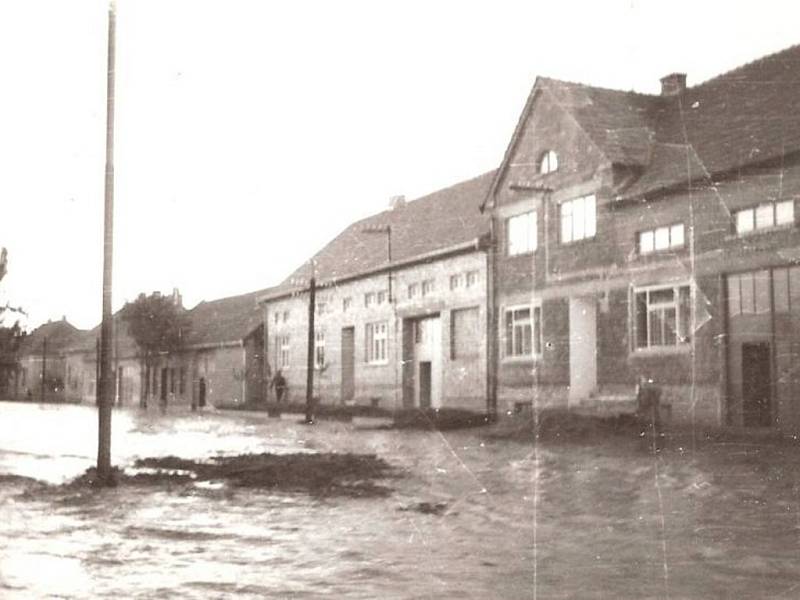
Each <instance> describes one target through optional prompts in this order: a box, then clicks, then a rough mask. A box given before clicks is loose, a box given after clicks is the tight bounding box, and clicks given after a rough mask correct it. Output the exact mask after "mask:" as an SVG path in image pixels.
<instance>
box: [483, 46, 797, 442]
mask: <svg viewBox="0 0 800 600" xmlns="http://www.w3.org/2000/svg"><path fill="white" fill-rule="evenodd" d="M798 64H800V49H798V48H791V49H789V50H787V51H784V52H781V53H778V54H775V55H772V56H769V57H766V58H764V59H761V60H759V61H755V62H753V63H750V64H748V65H745V66H744V67H741V68H739V69H736V70H734V71H732V72H730V73H727V74H724V75H721V76H720V77H717V78H715V79H712V80H710V81H708V82H706V83H703V84H701V85H698V86H695V87H688V88H687V87H686V84H685V82H686V79H685V75H681V74H673V75H669V76H667V77H665V78H663V79H662V94H661V95H660V96H651V95H643V94H635V93H630V92H621V91H615V90H607V89H602V88H594V87H590V86H585V85H580V84H575V83H569V82H563V81H556V80H552V79H544V78H540V79H538V80H537V81H536V83H535V85H534V87H533V90H532V92H531V95H530V97H529V99H528V102H527V104H526V106H525V108H524V110H523V114H522V116H521V118H520V121H519V124H518V127H517V130H516V131H515V133H514V136H513V138H512V140H511V143H510V145H509V147H508V150H507V152H506V156H505V158H504V160H503V164H502V166H501V168H500V169H499V170H498V173H497V176H496V178H495V180H494V182H493V184H492V187H491V190H490V192H489V194H488V195H487V200H486V203H485V208H486V209H487V210H488V211H490V212H491V215H492V225H493V226H492V230H493V233H494V235H493V240H494V245H493V251H492V257H491V261H490V265H491V277H492V278H493V281H494V283H495V285H494V289H493V293H492V323H491V326H492V330H493V331H494V334H493V335H492V336H491V343H492V349H491V353H492V356H493V364H494V365H496V375H497V376H496V381H495V382H494V384H493V389H492V394H494V395H496V398H497V401H498V405H499V406H500V407H501V408H505V409H513V408H514V407H519V405H526V404H532V403H537V404H538V405H540V406H546V405H562V406H574V405H578V404H580V403H583V402H585V401H587V400H590V401H599V402H602V401H604V400H610V399H616V398H619V397H631V396H632V395H633V394H634V390H635V387H636V385H637V383H638V382H640V381H642V380H648V381H653V382H655V383H656V384H658V385H659V387H661V388H662V394H663V399H664V400H665V401H666V402H668V403H669V404H670V405H671V407H672V414H673V418H675V419H677V420H679V421H687V422H699V423H708V424H718V425H723V424H730V425H740V426H741V425H744V426H777V427H781V428H786V429H794V428H797V427H798V426H800V408H799V407H798V405H797V398H798V392H799V391H800V388H798V385H799V384H800V377H799V375H800V345H798V342H797V341H796V340H797V339H798V337H797V330H796V328H797V323H798V319H800V279H799V278H800V267H798V266H797V265H798V262H799V261H800V235H799V234H798V229H797V211H796V200H797V198H798V194H800V188H799V187H798V186H799V185H800V179H798V175H800V162H799V161H798V158H800V152H798V151H800V122H798V119H797V117H796V114H795V111H794V109H793V106H794V104H793V103H794V100H793V98H794V97H795V95H796V92H798V91H800V90H799V89H797V88H798V87H800V84H798V81H799V78H798V77H797V67H796V65H798ZM763 81H769V82H770V85H769V86H765V85H760V82H763ZM793 299H796V300H795V301H794V302H793V301H792V300H793Z"/></svg>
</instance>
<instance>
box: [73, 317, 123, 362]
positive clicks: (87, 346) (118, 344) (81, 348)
mask: <svg viewBox="0 0 800 600" xmlns="http://www.w3.org/2000/svg"><path fill="white" fill-rule="evenodd" d="M121 313H122V311H121V310H119V311H117V312H116V313H114V317H113V318H114V333H115V335H116V338H115V340H114V346H115V350H116V352H117V353H118V354H119V356H134V355H135V354H136V351H137V348H136V342H134V341H133V338H132V337H131V336H129V335H128V327H127V325H125V322H124V321H123V320H122V316H121ZM99 339H100V325H97V326H95V327H93V328H92V329H90V330H88V331H80V332H79V333H78V335H76V336H75V337H74V338H73V339H72V340H71V341H70V343H69V344H67V345H65V346H64V348H63V351H64V352H96V351H97V340H99Z"/></svg>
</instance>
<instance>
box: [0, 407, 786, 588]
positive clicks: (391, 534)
mask: <svg viewBox="0 0 800 600" xmlns="http://www.w3.org/2000/svg"><path fill="white" fill-rule="evenodd" d="M96 420H97V418H96V412H95V411H94V409H93V408H92V407H83V406H39V405H30V404H12V403H0V597H2V598H26V599H27V598H48V597H53V598H102V597H112V596H114V597H117V598H224V597H232V596H235V597H237V598H238V597H241V598H317V597H334V598H481V599H484V598H521V599H524V598H781V597H783V598H796V597H800V569H798V567H797V562H798V558H799V557H800V552H799V551H800V501H799V500H798V499H799V498H800V496H798V493H797V492H798V486H800V473H798V469H800V460H799V459H800V452H799V451H798V450H797V449H796V448H794V447H791V446H787V445H783V446H775V445H773V446H765V447H763V448H762V447H760V446H757V445H753V444H752V443H750V444H748V443H739V444H727V445H719V444H718V445H705V446H698V447H687V448H683V447H681V446H679V445H677V443H676V444H674V445H672V446H668V447H667V448H666V449H665V450H664V451H662V452H661V453H658V454H654V453H652V452H648V451H647V449H646V448H645V447H643V445H642V444H640V443H639V441H638V440H628V439H626V438H613V439H610V440H602V441H598V442H595V443H592V444H589V443H583V444H576V443H571V444H568V443H557V444H554V443H550V444H546V443H540V444H538V445H536V446H534V445H533V444H530V443H521V442H514V441H498V440H489V439H484V437H483V436H482V435H481V432H480V430H473V431H465V432H448V433H437V432H420V431H386V430H369V429H365V428H364V426H365V424H366V422H358V421H357V422H355V423H338V422H325V421H323V422H320V423H318V424H316V425H314V426H312V427H308V426H304V425H301V424H299V423H298V421H297V419H296V418H295V417H288V416H286V417H284V418H283V419H279V420H278V419H269V418H267V417H266V415H262V414H249V413H225V414H221V413H211V412H209V413H202V414H189V413H181V414H171V415H166V416H162V415H159V414H156V413H150V414H141V413H139V412H137V411H135V410H132V411H117V412H116V413H115V415H114V434H113V448H114V450H113V458H114V462H115V464H117V465H120V466H126V465H130V464H131V463H132V462H133V460H134V459H135V458H137V457H148V456H166V455H177V456H181V457H184V458H195V459H197V458H206V457H211V456H215V455H232V454H240V453H246V452H298V451H308V452H321V451H324V452H328V451H337V452H363V453H375V454H377V455H378V456H380V457H382V458H384V459H385V460H387V461H388V462H389V463H391V464H392V465H394V466H396V467H397V469H398V471H399V473H400V474H401V477H399V478H396V479H395V478H393V479H390V480H387V481H385V482H384V483H385V484H386V485H388V486H390V487H391V488H393V490H394V491H393V493H392V494H391V495H390V496H388V497H386V498H350V497H330V498H315V497H311V496H308V495H306V494H299V493H292V494H289V493H276V492H272V491H263V490H253V489H242V488H231V487H227V486H224V485H222V484H219V485H215V484H198V485H197V486H194V487H192V486H188V487H187V486H186V485H175V486H168V485H158V486H126V485H123V486H120V487H118V488H115V489H106V490H83V491H80V490H78V491H76V490H74V489H72V490H68V489H57V490H55V491H53V490H51V489H46V488H44V487H43V486H41V485H40V484H37V483H35V482H31V481H29V480H27V479H22V478H18V477H14V476H15V475H19V476H23V477H32V478H35V479H38V480H42V481H47V482H49V483H58V482H62V481H65V480H67V479H70V478H72V477H74V476H76V475H78V474H80V473H81V472H83V470H84V469H86V468H87V467H89V466H91V465H92V464H93V462H94V455H95V449H96ZM420 503H428V505H432V506H438V507H439V510H436V511H433V513H430V512H425V511H418V510H413V508H414V507H415V506H418V505H419V504H420ZM409 509H411V510H409Z"/></svg>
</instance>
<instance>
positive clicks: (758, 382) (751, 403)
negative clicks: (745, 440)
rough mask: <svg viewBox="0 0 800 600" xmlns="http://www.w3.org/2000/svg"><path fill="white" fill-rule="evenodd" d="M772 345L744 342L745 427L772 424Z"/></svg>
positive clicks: (743, 405)
mask: <svg viewBox="0 0 800 600" xmlns="http://www.w3.org/2000/svg"><path fill="white" fill-rule="evenodd" d="M770 354H771V352H770V345H769V344H768V343H766V342H757V343H744V344H742V424H743V425H744V426H745V427H770V426H771V425H772V406H771V404H772V402H771V400H772V375H771V360H770Z"/></svg>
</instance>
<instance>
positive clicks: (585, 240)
mask: <svg viewBox="0 0 800 600" xmlns="http://www.w3.org/2000/svg"><path fill="white" fill-rule="evenodd" d="M596 239H597V234H594V235H593V236H592V237H585V238H581V239H579V240H571V241H569V242H562V241H561V240H559V242H558V245H559V246H564V247H567V246H580V245H581V244H588V243H590V242H593V241H595V240H596Z"/></svg>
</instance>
